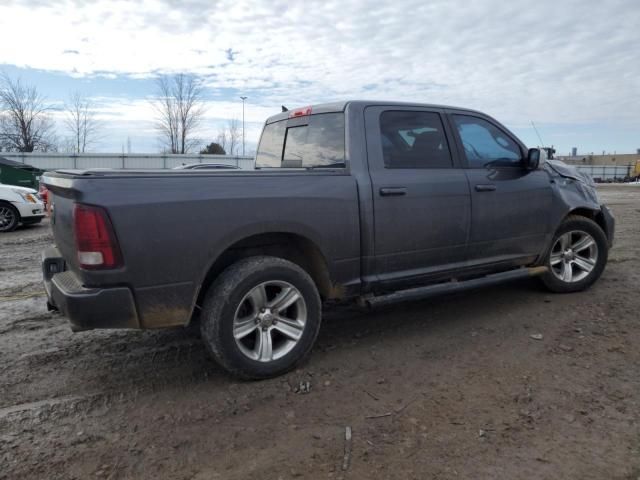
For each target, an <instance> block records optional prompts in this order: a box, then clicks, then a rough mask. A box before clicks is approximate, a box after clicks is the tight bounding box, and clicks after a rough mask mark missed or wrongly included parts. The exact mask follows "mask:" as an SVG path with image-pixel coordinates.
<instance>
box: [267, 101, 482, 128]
mask: <svg viewBox="0 0 640 480" xmlns="http://www.w3.org/2000/svg"><path fill="white" fill-rule="evenodd" d="M347 105H357V106H360V107H362V108H364V107H371V106H390V107H393V106H397V107H421V108H437V109H447V110H460V111H465V112H474V113H482V112H479V111H477V110H471V109H468V108H461V107H453V106H450V105H438V104H432V103H417V102H393V101H385V100H344V101H340V102H331V103H320V104H316V105H309V106H305V107H302V108H290V109H289V110H288V111H286V112H280V113H277V114H276V115H272V116H270V117H269V118H267V121H266V123H267V124H269V123H273V122H278V121H280V120H286V119H287V118H290V117H291V116H294V115H295V112H306V111H307V110H308V109H311V112H312V113H313V114H316V113H335V112H344V111H345V109H346V108H347ZM302 114H303V113H300V115H302ZM307 114H308V113H307ZM483 115H484V114H483ZM295 116H298V115H295Z"/></svg>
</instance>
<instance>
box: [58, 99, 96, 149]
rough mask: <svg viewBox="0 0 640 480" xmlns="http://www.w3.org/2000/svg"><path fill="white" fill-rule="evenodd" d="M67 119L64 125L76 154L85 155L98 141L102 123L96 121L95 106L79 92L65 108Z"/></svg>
mask: <svg viewBox="0 0 640 480" xmlns="http://www.w3.org/2000/svg"><path fill="white" fill-rule="evenodd" d="M64 108H65V111H66V117H65V120H64V123H65V125H66V127H67V130H68V132H69V133H70V134H71V142H72V143H73V150H72V151H73V152H74V153H84V152H86V151H87V148H89V147H90V146H91V145H92V144H94V143H95V142H96V141H98V130H99V129H100V122H99V121H98V120H97V119H96V116H95V111H94V105H93V103H92V102H91V101H90V100H89V99H88V98H86V97H84V96H83V95H82V94H80V93H79V92H75V93H74V94H72V95H71V97H70V99H69V102H68V103H66V104H65V106H64Z"/></svg>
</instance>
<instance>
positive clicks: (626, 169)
mask: <svg viewBox="0 0 640 480" xmlns="http://www.w3.org/2000/svg"><path fill="white" fill-rule="evenodd" d="M574 166H575V167H576V168H577V169H578V170H580V171H581V172H583V173H586V174H588V175H590V176H591V178H593V179H594V180H596V181H607V180H624V179H625V178H627V177H630V176H631V175H632V174H633V168H634V167H633V166H632V165H574Z"/></svg>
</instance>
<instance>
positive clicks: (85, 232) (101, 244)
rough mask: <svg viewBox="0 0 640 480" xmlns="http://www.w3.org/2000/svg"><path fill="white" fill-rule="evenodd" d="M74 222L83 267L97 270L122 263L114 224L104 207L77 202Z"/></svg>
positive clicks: (80, 261) (79, 260)
mask: <svg viewBox="0 0 640 480" xmlns="http://www.w3.org/2000/svg"><path fill="white" fill-rule="evenodd" d="M73 224H74V229H75V237H76V247H77V249H78V262H79V263H80V267H81V268H85V269H94V270H95V269H106V268H117V267H119V266H121V265H122V257H121V255H120V249H119V248H118V242H117V241H116V236H115V234H114V232H113V226H112V225H111V221H110V220H109V217H108V216H107V212H105V211H104V209H102V208H100V207H94V206H90V205H80V204H76V205H75V208H74V210H73Z"/></svg>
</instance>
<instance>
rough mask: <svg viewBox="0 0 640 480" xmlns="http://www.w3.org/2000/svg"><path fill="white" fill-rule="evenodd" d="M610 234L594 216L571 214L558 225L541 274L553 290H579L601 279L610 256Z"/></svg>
mask: <svg viewBox="0 0 640 480" xmlns="http://www.w3.org/2000/svg"><path fill="white" fill-rule="evenodd" d="M608 249H609V246H608V243H607V237H606V235H605V234H604V232H603V231H602V229H601V228H600V226H599V225H598V224H597V223H595V222H594V221H593V220H590V219H588V218H586V217H581V216H577V215H572V216H569V217H568V218H567V219H566V220H565V221H564V222H563V223H562V224H561V225H560V228H558V231H557V232H556V234H555V236H554V238H553V242H552V244H551V249H550V250H549V253H548V254H547V258H546V262H545V265H546V266H547V267H548V268H549V270H548V271H547V272H546V273H545V274H544V275H542V276H541V280H542V282H543V283H544V285H545V286H546V287H547V288H548V289H549V290H551V291H553V292H560V293H564V292H577V291H580V290H585V289H586V288H589V287H590V286H591V285H593V283H594V282H595V281H596V280H598V278H599V277H600V275H601V274H602V272H603V271H604V267H605V265H606V263H607V257H608Z"/></svg>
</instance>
